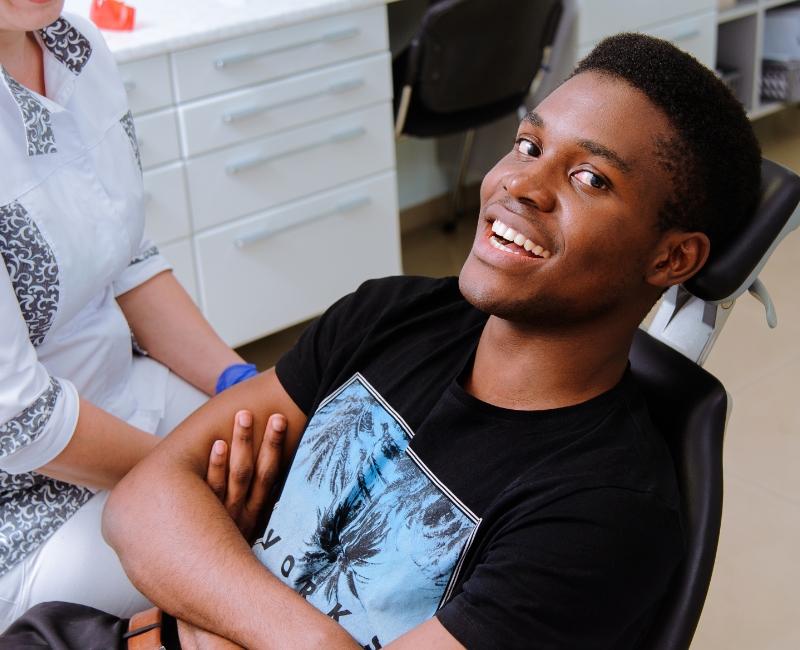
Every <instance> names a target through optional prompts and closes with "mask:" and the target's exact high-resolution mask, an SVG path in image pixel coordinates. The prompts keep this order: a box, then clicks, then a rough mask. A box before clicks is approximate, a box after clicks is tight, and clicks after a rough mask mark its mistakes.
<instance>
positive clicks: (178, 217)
mask: <svg viewBox="0 0 800 650" xmlns="http://www.w3.org/2000/svg"><path fill="white" fill-rule="evenodd" d="M387 48H388V34H387V25H386V8H385V6H383V5H381V6H377V7H370V8H368V9H363V10H360V11H354V12H350V13H343V14H339V15H335V16H329V17H327V18H323V19H320V20H314V21H309V22H306V23H302V24H296V25H291V26H288V27H281V28H278V29H273V30H269V31H264V32H261V33H257V34H251V35H248V36H242V37H238V38H233V39H229V40H224V41H219V42H216V43H211V44H206V45H202V46H199V47H193V48H190V49H185V50H181V51H174V52H170V53H168V54H166V55H162V56H157V57H152V58H149V59H142V60H140V61H133V62H131V63H125V64H124V65H121V66H120V74H121V76H122V79H123V81H124V82H125V83H126V89H127V90H128V97H129V100H130V102H131V108H132V111H133V112H134V122H135V124H136V132H137V136H138V137H139V140H140V142H139V145H140V146H139V150H140V154H141V158H142V166H143V168H144V184H145V191H146V197H145V198H146V203H145V211H146V218H147V232H148V234H149V235H150V236H151V237H153V239H154V240H155V241H156V243H157V244H158V245H159V248H160V249H161V252H162V254H163V255H164V256H165V257H166V259H167V260H169V262H170V263H171V264H172V265H173V269H174V273H175V276H176V277H177V278H178V280H179V282H181V284H182V285H183V286H184V287H185V288H186V290H187V291H188V292H189V295H191V296H192V298H193V299H194V300H195V302H197V303H198V304H199V305H200V308H201V309H202V310H203V312H204V314H205V315H206V317H207V318H208V319H209V321H210V322H211V324H212V325H213V326H214V328H215V329H216V330H217V331H218V332H219V333H220V335H221V336H222V337H223V339H224V340H225V341H226V342H227V343H228V344H230V345H234V346H236V345H241V344H243V343H246V342H248V341H252V340H254V339H257V338H260V337H262V336H265V335H266V334H270V333H272V332H275V331H277V330H280V329H283V328H285V327H288V326H289V325H292V324H294V323H297V322H299V321H302V320H305V319H308V318H311V317H313V316H315V315H317V314H319V313H321V312H322V311H323V310H324V309H326V308H327V307H328V306H329V305H330V304H332V303H333V302H335V301H336V300H337V299H338V298H340V297H342V296H343V295H344V294H346V293H348V292H350V291H353V290H355V289H356V288H357V287H358V285H359V284H360V283H361V282H363V281H364V280H367V279H369V278H372V277H379V276H384V275H391V274H396V273H400V272H401V263H400V240H399V224H398V215H397V189H396V179H395V169H394V168H395V155H394V133H393V117H392V106H391V100H392V84H391V59H390V55H389V53H388V52H387V51H386V50H387ZM237 242H238V243H239V245H237ZM365 242H368V244H366V243H365Z"/></svg>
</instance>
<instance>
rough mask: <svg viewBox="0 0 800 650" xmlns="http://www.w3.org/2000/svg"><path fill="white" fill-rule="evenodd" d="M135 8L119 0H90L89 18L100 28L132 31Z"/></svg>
mask: <svg viewBox="0 0 800 650" xmlns="http://www.w3.org/2000/svg"><path fill="white" fill-rule="evenodd" d="M135 15H136V9H134V8H133V7H129V6H128V5H126V4H125V3H124V2H119V0H92V8H91V10H90V11H89V18H91V19H92V22H93V23H94V24H95V25H97V26H98V27H99V28H100V29H115V30H117V31H120V32H130V31H133V18H134V16H135Z"/></svg>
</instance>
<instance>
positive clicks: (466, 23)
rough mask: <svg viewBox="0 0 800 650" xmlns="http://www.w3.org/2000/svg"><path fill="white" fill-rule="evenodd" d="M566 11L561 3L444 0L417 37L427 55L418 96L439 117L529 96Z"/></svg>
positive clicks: (544, 0)
mask: <svg viewBox="0 0 800 650" xmlns="http://www.w3.org/2000/svg"><path fill="white" fill-rule="evenodd" d="M561 10H562V4H561V0H492V1H491V2H487V1H486V0H438V1H437V2H436V3H435V4H433V5H432V6H431V7H430V8H429V9H428V10H427V11H426V12H425V16H424V18H423V21H422V28H421V29H420V31H419V32H418V34H417V37H416V38H415V41H416V43H417V47H419V48H421V50H422V53H421V61H420V69H419V77H418V78H417V88H416V89H415V91H414V92H415V93H417V94H419V95H420V99H421V101H422V102H423V104H424V105H425V107H426V108H427V109H428V110H431V111H434V112H438V113H453V112H457V111H464V110H470V109H474V108H478V107H481V106H486V105H488V104H492V103H494V102H497V101H501V100H503V99H506V98H508V97H517V98H519V97H524V96H525V95H526V94H527V92H528V90H529V88H530V86H531V83H532V82H533V78H534V77H535V76H536V73H537V72H538V71H539V66H540V65H541V62H542V54H543V51H544V48H545V46H547V45H549V44H550V43H551V42H552V40H553V37H554V35H555V31H556V28H557V27H558V21H559V19H560V17H561ZM415 63H416V62H415ZM517 101H519V99H517Z"/></svg>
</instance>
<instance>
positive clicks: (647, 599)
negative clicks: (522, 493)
mask: <svg viewBox="0 0 800 650" xmlns="http://www.w3.org/2000/svg"><path fill="white" fill-rule="evenodd" d="M523 507H524V506H520V509H522V508H523ZM682 539H683V538H682V534H681V532H680V526H679V523H678V520H677V515H676V514H675V513H674V511H673V510H671V509H670V508H669V507H667V506H666V505H665V504H664V503H663V502H661V501H660V500H659V499H658V498H657V497H655V496H654V495H650V494H644V493H638V492H633V491H630V490H623V489H617V488H599V489H592V490H585V491H582V492H579V493H576V494H573V495H572V496H569V497H566V498H563V499H561V500H559V501H556V502H554V503H552V504H550V505H548V506H546V507H545V508H544V509H542V510H539V511H537V512H535V513H531V514H528V515H519V514H517V515H512V516H511V517H510V518H509V522H508V523H506V524H505V525H502V526H501V530H500V531H499V532H498V533H497V534H496V535H493V536H492V538H491V539H490V541H489V542H488V543H487V544H486V545H485V547H484V548H483V549H482V552H481V557H480V558H479V559H478V560H477V564H476V565H475V567H474V570H473V572H472V573H471V574H470V575H469V577H468V579H467V580H466V581H465V582H464V583H463V585H461V590H460V591H458V592H457V595H456V596H455V597H454V598H452V599H451V600H450V601H449V602H448V603H447V604H445V606H444V607H442V608H441V609H440V610H439V611H438V612H437V614H436V616H437V618H438V619H439V621H440V622H441V623H442V625H443V626H444V627H445V628H446V629H447V630H448V631H449V632H450V634H452V635H453V636H454V637H455V638H456V639H457V640H458V641H459V642H460V643H461V644H462V645H463V646H464V647H465V648H467V650H494V649H496V648H508V649H510V648H537V650H543V649H546V648H558V649H559V650H568V649H572V648H574V649H575V650H578V649H580V650H589V649H593V648H597V649H600V648H608V649H611V648H613V649H614V650H617V649H623V648H633V647H635V646H636V645H637V642H638V640H639V639H640V637H641V635H642V634H643V633H644V632H645V631H646V630H647V628H648V626H649V624H650V621H651V618H652V614H653V612H654V610H655V606H656V604H657V602H658V601H659V599H660V598H661V596H662V595H663V594H664V592H665V590H666V588H667V585H668V583H669V580H670V577H671V576H672V573H673V571H674V569H675V567H676V566H677V564H678V562H679V561H680V558H681V557H682V554H683V541H682Z"/></svg>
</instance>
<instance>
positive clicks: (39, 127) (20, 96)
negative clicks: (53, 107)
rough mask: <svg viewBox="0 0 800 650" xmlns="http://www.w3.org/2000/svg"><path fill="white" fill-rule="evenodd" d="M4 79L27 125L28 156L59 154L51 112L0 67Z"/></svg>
mask: <svg viewBox="0 0 800 650" xmlns="http://www.w3.org/2000/svg"><path fill="white" fill-rule="evenodd" d="M0 71H2V73H3V79H4V80H5V82H6V86H8V90H9V92H10V93H11V96H12V97H13V98H14V101H15V102H17V106H19V110H20V112H21V113H22V121H23V122H24V123H25V139H26V141H27V143H28V156H40V155H42V154H48V153H58V149H56V136H55V134H54V133H53V126H52V124H51V121H50V111H48V110H47V109H46V108H45V107H44V106H42V104H41V103H40V102H39V101H38V100H37V99H36V98H35V97H34V96H33V95H32V94H31V93H30V92H28V90H27V89H26V88H24V87H23V86H21V85H20V84H19V83H17V81H16V80H15V79H14V78H13V77H11V76H10V75H9V74H8V73H7V72H6V71H5V69H4V68H3V66H0Z"/></svg>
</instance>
